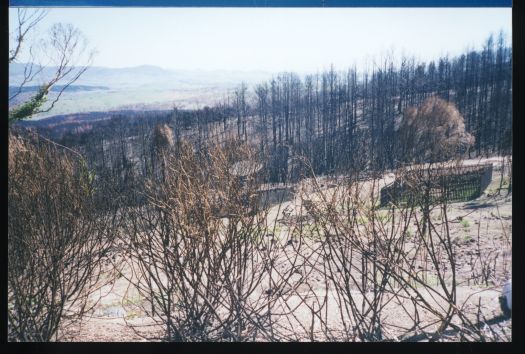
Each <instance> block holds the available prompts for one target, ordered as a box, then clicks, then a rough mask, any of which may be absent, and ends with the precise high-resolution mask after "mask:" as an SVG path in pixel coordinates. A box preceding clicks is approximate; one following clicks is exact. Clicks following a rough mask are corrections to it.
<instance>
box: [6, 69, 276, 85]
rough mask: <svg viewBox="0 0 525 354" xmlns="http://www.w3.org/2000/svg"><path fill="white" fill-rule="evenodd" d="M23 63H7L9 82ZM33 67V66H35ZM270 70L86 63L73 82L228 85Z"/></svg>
mask: <svg viewBox="0 0 525 354" xmlns="http://www.w3.org/2000/svg"><path fill="white" fill-rule="evenodd" d="M25 66H26V64H22V63H15V64H11V65H10V66H9V85H10V86H16V85H19V84H20V83H21V82H22V80H23V78H24V69H25ZM36 69H37V67H35V70H36ZM55 72H56V68H54V67H46V68H44V69H43V70H42V74H41V75H39V77H38V78H37V79H36V81H42V82H43V81H45V79H47V78H50V77H51V76H52V75H53V74H54V73H55ZM271 76H272V73H269V72H265V71H240V70H168V69H163V68H160V67H158V66H153V65H141V66H136V67H131V68H106V67H100V66H93V67H89V68H88V69H87V71H86V72H85V73H84V74H83V75H82V76H81V77H80V78H79V79H78V80H77V81H76V82H75V85H82V86H106V87H109V88H112V89H118V88H138V87H155V88H157V89H158V88H170V89H173V88H176V89H178V88H181V87H184V88H189V87H191V88H195V87H210V86H224V87H231V86H232V85H236V84H239V83H240V82H241V81H245V82H247V83H254V82H259V81H263V80H266V79H268V78H270V77H271Z"/></svg>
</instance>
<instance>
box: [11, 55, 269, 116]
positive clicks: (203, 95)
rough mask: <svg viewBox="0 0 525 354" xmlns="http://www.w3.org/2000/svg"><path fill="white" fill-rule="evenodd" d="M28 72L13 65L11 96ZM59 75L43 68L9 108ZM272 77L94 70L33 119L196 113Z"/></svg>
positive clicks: (233, 72)
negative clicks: (159, 111) (145, 112)
mask: <svg viewBox="0 0 525 354" xmlns="http://www.w3.org/2000/svg"><path fill="white" fill-rule="evenodd" d="M25 67H26V64H23V63H15V64H10V65H9V91H10V92H16V90H17V89H18V86H19V85H20V83H21V82H23V79H24V69H25ZM36 69H40V68H39V67H35V68H34V70H36ZM55 72H56V68H54V67H44V68H43V69H42V72H41V73H40V74H39V76H38V77H36V78H35V79H34V80H33V81H32V82H30V83H27V84H26V87H25V88H24V89H23V95H19V97H17V101H13V102H10V105H13V104H18V103H19V102H20V100H25V99H26V98H27V97H29V96H30V94H31V93H32V92H33V91H36V90H37V89H38V85H39V84H41V83H43V82H46V81H47V80H48V79H49V78H50V77H52V75H53V74H54V73H55ZM272 75H273V73H270V72H265V71H240V70H168V69H163V68H160V67H157V66H152V65H142V66H136V67H131V68H107V67H97V66H94V67H89V68H88V69H87V71H86V72H85V73H84V74H83V75H82V76H81V77H80V78H79V79H78V80H77V81H76V82H75V83H74V84H73V85H71V86H70V87H68V88H67V90H66V91H65V92H64V94H63V95H62V97H61V98H60V101H59V102H58V103H57V104H56V105H55V107H54V108H53V109H52V110H51V111H50V112H48V113H46V114H40V115H37V116H36V117H33V118H44V117H49V116H53V115H59V114H71V113H80V112H94V111H112V110H122V109H132V110H148V109H170V108H172V107H173V106H174V105H177V106H182V107H186V108H195V107H200V106H203V105H211V104H213V103H215V102H216V101H218V100H219V99H222V98H224V96H225V94H226V93H227V92H228V91H229V90H231V89H233V88H235V87H236V86H238V85H239V84H240V83H241V82H245V83H247V84H248V85H252V84H255V83H259V82H262V81H265V80H268V79H270V78H271V77H272ZM61 84H64V82H62V83H61ZM59 88H60V87H59V86H58V85H57V87H55V90H54V91H55V92H53V90H52V92H51V94H50V95H51V97H52V96H53V94H56V91H59V90H58V89H59Z"/></svg>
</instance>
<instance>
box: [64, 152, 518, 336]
mask: <svg viewBox="0 0 525 354" xmlns="http://www.w3.org/2000/svg"><path fill="white" fill-rule="evenodd" d="M500 161H501V160H499V159H498V158H491V159H483V160H479V159H478V160H468V161H466V163H465V164H475V163H479V162H491V163H493V164H494V172H493V178H492V183H491V184H490V185H489V186H488V188H487V189H486V190H485V191H484V193H483V195H482V196H481V197H479V198H477V199H475V200H472V201H469V202H464V203H452V204H450V205H449V208H448V219H449V220H450V221H449V225H448V226H449V228H450V232H451V235H452V240H453V242H454V245H455V252H456V255H457V277H458V288H457V304H458V305H460V306H462V307H463V308H464V309H470V310H471V312H472V320H473V321H477V320H478V319H480V318H481V319H483V321H484V322H485V324H483V328H484V330H485V331H487V333H488V332H489V331H490V330H491V329H492V330H496V331H500V333H501V332H502V333H503V334H502V337H503V338H507V339H506V340H511V338H510V333H511V329H512V320H510V319H504V318H502V316H501V310H500V305H499V301H498V297H499V295H500V289H501V287H502V285H503V283H504V282H505V281H506V280H507V279H510V278H511V277H512V274H511V270H512V269H511V263H512V193H510V194H508V192H507V189H506V186H507V184H508V183H509V181H508V180H506V179H503V180H502V179H501V170H500V167H501V162H500ZM506 173H507V172H506V171H505V174H504V176H505V175H506ZM393 179H394V177H393V175H392V174H386V175H385V176H384V177H383V179H382V180H381V181H380V183H379V184H380V186H383V185H386V184H388V183H390V182H392V181H393ZM502 181H503V189H502V190H499V187H500V184H501V182H502ZM320 183H322V188H323V189H324V190H325V191H329V190H330V188H333V185H332V184H330V181H328V180H323V179H320ZM312 200H315V197H313V196H312ZM299 204H300V201H298V200H290V201H287V202H284V203H282V205H280V206H276V207H273V208H272V209H271V211H270V213H269V216H268V218H269V219H272V220H274V219H277V220H284V219H286V217H287V216H289V215H290V214H293V212H294V210H295V209H296V208H297V207H298V205H299ZM125 273H126V271H125ZM126 274H127V275H128V276H132V275H131V273H130V272H129V271H128V272H127V273H126ZM311 277H312V279H311V281H310V280H309V284H310V288H308V289H304V291H305V292H306V293H308V292H312V291H313V292H314V293H315V294H316V295H318V296H326V297H327V298H328V299H329V300H328V303H327V311H328V312H329V313H332V312H333V315H331V316H329V318H333V321H334V323H333V328H334V331H337V328H339V327H340V326H339V325H338V322H340V319H339V317H340V316H339V315H338V314H336V313H337V303H336V301H335V299H336V295H335V294H334V293H333V289H326V287H325V286H324V283H323V281H322V279H321V278H320V277H317V276H316V274H315V272H312V273H311ZM356 296H359V294H357V293H356ZM94 297H99V298H100V301H99V303H98V305H97V306H96V308H95V311H94V312H93V314H92V316H90V317H88V318H85V319H83V321H82V323H81V324H76V325H69V326H68V327H67V328H62V334H63V336H62V339H61V340H63V341H97V342H100V341H103V342H106V341H107V342H113V341H146V340H155V338H158V335H159V333H160V331H162V328H159V327H157V326H155V325H154V323H153V322H152V321H151V319H149V318H147V317H146V316H144V314H143V313H141V311H139V310H137V309H136V307H134V306H133V305H134V304H136V303H138V302H141V301H144V299H141V298H140V296H139V294H138V293H137V291H136V290H134V289H133V288H132V287H130V284H129V281H127V280H126V279H125V277H121V278H120V279H118V280H117V281H116V282H115V283H114V284H113V285H112V286H107V287H105V288H103V289H102V290H101V292H100V293H99V294H95V295H94ZM295 300H297V301H298V302H299V299H295ZM295 300H294V298H293V296H292V297H291V298H289V299H288V300H287V301H288V302H290V303H293V302H294V301H295ZM388 309H389V312H388V315H389V316H390V317H391V318H394V319H395V320H393V322H392V323H395V321H399V322H400V323H402V322H403V321H405V320H406V319H404V317H403V313H402V312H401V311H399V309H398V308H396V306H395V305H392V306H391V307H390V308H388ZM296 313H297V318H296V319H294V320H292V321H290V322H289V324H288V325H286V324H283V326H287V327H288V331H289V332H290V334H291V335H292V336H295V337H296V340H308V334H307V333H305V331H303V330H302V329H301V328H303V327H308V328H309V330H313V331H314V332H315V331H317V330H320V329H316V326H317V324H316V323H315V321H313V322H312V317H311V316H310V311H309V310H308V309H306V308H301V306H300V307H299V308H298V309H297V310H296ZM294 321H296V322H297V323H296V322H294ZM133 326H136V328H137V331H135V330H133ZM489 326H490V327H489ZM445 336H448V338H449V340H450V341H455V340H460V339H461V338H459V337H458V335H457V333H455V332H454V331H453V330H450V331H449V332H446V333H445ZM391 337H395V334H394V335H392V336H391ZM411 340H414V341H425V340H426V338H425V337H418V336H417V334H414V336H413V337H412V338H411Z"/></svg>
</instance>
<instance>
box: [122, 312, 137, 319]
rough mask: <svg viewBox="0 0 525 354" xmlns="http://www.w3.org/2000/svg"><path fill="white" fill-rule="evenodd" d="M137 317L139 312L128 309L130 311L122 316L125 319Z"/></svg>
mask: <svg viewBox="0 0 525 354" xmlns="http://www.w3.org/2000/svg"><path fill="white" fill-rule="evenodd" d="M137 317H139V314H138V313H137V312H135V311H130V312H128V313H127V314H126V316H124V318H125V319H126V320H132V319H134V318H137Z"/></svg>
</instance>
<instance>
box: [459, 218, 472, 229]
mask: <svg viewBox="0 0 525 354" xmlns="http://www.w3.org/2000/svg"><path fill="white" fill-rule="evenodd" d="M459 222H460V223H461V226H463V227H464V228H467V227H469V226H470V223H469V222H468V220H467V219H463V218H461V219H460V220H459Z"/></svg>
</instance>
